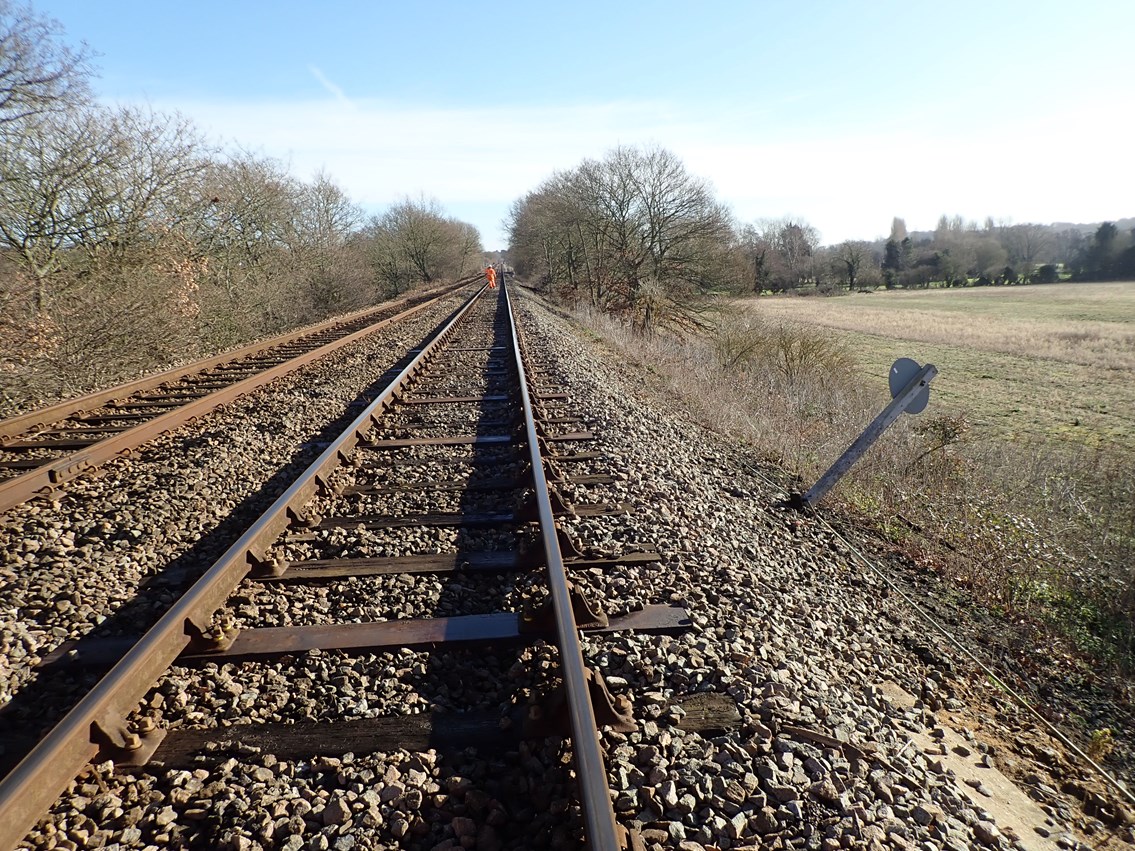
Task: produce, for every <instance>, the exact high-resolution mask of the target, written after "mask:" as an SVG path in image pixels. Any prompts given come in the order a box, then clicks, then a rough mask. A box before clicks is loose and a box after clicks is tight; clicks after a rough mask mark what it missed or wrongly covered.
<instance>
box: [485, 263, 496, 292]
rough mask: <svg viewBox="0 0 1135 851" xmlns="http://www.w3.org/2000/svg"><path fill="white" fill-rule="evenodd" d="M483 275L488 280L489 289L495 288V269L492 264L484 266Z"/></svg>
mask: <svg viewBox="0 0 1135 851" xmlns="http://www.w3.org/2000/svg"><path fill="white" fill-rule="evenodd" d="M485 277H486V278H487V279H488V281H489V289H490V290H495V289H496V288H497V270H496V269H494V268H493V267H492V266H486V267H485Z"/></svg>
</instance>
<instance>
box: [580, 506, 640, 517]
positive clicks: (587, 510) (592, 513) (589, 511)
mask: <svg viewBox="0 0 1135 851" xmlns="http://www.w3.org/2000/svg"><path fill="white" fill-rule="evenodd" d="M568 511H569V513H571V514H574V515H575V516H576V517H613V516H615V515H617V514H630V511H631V507H630V506H629V505H628V504H626V503H625V502H616V503H611V502H587V503H584V502H577V503H575V504H574V505H569V506H568Z"/></svg>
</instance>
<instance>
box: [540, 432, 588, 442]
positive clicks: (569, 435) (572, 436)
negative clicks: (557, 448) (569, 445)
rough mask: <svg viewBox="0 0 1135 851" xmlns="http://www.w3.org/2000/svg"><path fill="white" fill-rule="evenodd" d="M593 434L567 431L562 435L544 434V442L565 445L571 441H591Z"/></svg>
mask: <svg viewBox="0 0 1135 851" xmlns="http://www.w3.org/2000/svg"><path fill="white" fill-rule="evenodd" d="M594 438H595V432H593V431H569V432H564V433H563V434H546V435H544V440H546V441H548V442H549V443H565V442H569V441H573V440H593V439H594Z"/></svg>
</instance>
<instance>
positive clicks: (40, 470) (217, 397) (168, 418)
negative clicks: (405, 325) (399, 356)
mask: <svg viewBox="0 0 1135 851" xmlns="http://www.w3.org/2000/svg"><path fill="white" fill-rule="evenodd" d="M465 283H467V282H465ZM448 292H450V290H445V291H443V292H442V293H440V294H438V295H436V296H432V297H430V298H428V299H426V300H424V301H422V302H420V303H419V304H415V305H414V306H412V307H410V308H408V309H406V310H403V311H401V312H400V313H397V314H395V315H394V316H390V317H387V318H386V319H382V320H379V321H378V322H375V323H373V324H371V325H368V326H367V327H365V328H363V329H361V330H359V331H356V332H354V333H352V334H348V335H346V336H344V337H341V338H339V339H338V340H335V341H333V342H331V343H327V344H326V345H323V346H319V347H317V348H315V349H312V350H311V351H310V352H306V353H304V354H302V355H299V356H297V357H295V358H293V359H291V360H288V361H286V362H284V363H281V364H279V365H277V366H274V367H270V368H268V369H265V370H264V371H262V372H258V373H256V374H255V375H253V376H251V377H249V378H246V379H244V380H242V381H238V382H236V383H234V384H231V385H229V386H228V387H224V388H222V389H219V390H216V391H214V392H212V393H209V394H207V395H205V396H202V397H201V398H199V399H196V400H192V401H189V402H188V403H187V404H185V405H182V406H180V407H177V408H174V409H173V410H171V411H170V412H169V413H166V414H161V415H159V416H156V417H154V418H153V419H149V420H146V421H145V422H143V423H141V424H139V425H137V426H135V427H134V428H131V429H129V430H127V431H123V432H119V433H118V434H115V435H113V436H112V437H108V438H106V439H105V440H101V441H99V442H98V443H94V444H91V445H90V446H88V447H86V448H84V449H81V450H78V451H76V452H72V453H71V454H69V455H66V456H64V457H62V458H56V459H48V460H46V461H45V463H44V464H43V465H42V466H40V467H36V468H34V469H32V470H30V471H28V472H27V473H23V474H22V475H19V476H16V477H14V478H11V479H7V480H5V481H2V482H0V512H3V511H7V510H8V509H9V508H12V507H13V506H16V505H19V504H20V503H23V502H26V501H27V500H29V499H32V498H33V497H35V496H36V495H38V494H44V493H49V492H50V491H51V490H52V489H53V488H55V487H57V486H59V485H61V484H63V483H64V482H68V481H71V480H72V479H75V478H78V477H79V476H81V475H82V474H83V473H84V472H86V471H87V470H90V469H92V468H94V467H97V466H99V465H101V464H105V463H106V462H107V461H109V460H110V459H112V458H114V457H115V456H117V455H120V454H122V453H123V452H127V451H129V450H130V449H133V448H135V447H137V446H140V445H142V444H144V443H147V442H148V441H151V440H153V439H154V438H156V437H158V436H159V435H161V434H163V433H165V432H168V431H172V430H173V429H175V428H177V427H179V426H181V425H183V424H185V423H186V422H188V421H189V420H192V419H194V418H195V417H199V416H201V415H202V414H204V413H207V412H209V411H212V410H214V409H216V408H219V407H221V406H222V405H226V404H228V403H229V402H232V401H233V400H235V399H237V398H238V397H240V396H243V395H245V394H246V393H250V392H252V391H253V390H256V389H257V388H259V387H262V386H264V385H265V384H268V383H270V382H272V381H274V380H276V379H277V378H280V377H282V376H284V375H287V374H288V373H290V372H293V371H295V370H297V369H299V368H300V367H303V366H306V365H307V364H309V363H312V362H313V361H316V360H318V359H320V358H322V357H325V356H326V355H329V354H331V353H332V352H335V351H337V350H338V349H341V348H343V347H344V346H348V345H350V344H352V343H354V342H356V341H358V340H360V339H362V338H363V337H366V336H367V335H368V334H372V333H374V332H375V331H377V330H378V329H380V328H383V327H385V326H386V325H389V324H391V323H393V322H397V321H400V320H402V319H405V318H406V317H408V316H412V315H413V314H415V313H417V312H419V311H421V310H424V309H425V308H426V307H428V306H429V305H431V304H433V303H434V302H436V301H437V300H438V299H440V298H442V297H443V296H444V295H446V294H448ZM366 312H367V311H361V312H360V313H359V314H352V315H351V316H358V315H365V314H366ZM335 324H342V320H339V321H338V322H335V323H325V324H324V325H319V326H315V327H313V328H308V329H305V330H303V331H300V332H295V333H293V334H288V335H285V336H283V337H278V338H275V339H273V340H271V341H268V342H266V343H259V344H255V345H253V346H248V347H245V348H244V349H239V350H237V351H235V352H230V353H228V354H226V355H218V356H217V357H215V358H210V359H208V360H206V361H200V362H198V363H196V364H194V365H192V366H189V367H184V368H180V369H175V370H170V371H168V372H163V373H161V374H159V375H155V376H151V377H150V378H146V379H140V380H139V381H136V382H133V383H131V384H124V385H121V386H119V387H115V388H111V389H110V390H105V391H102V392H100V393H96V394H92V395H91V396H84V397H82V398H81V399H75V400H71V401H69V402H63V403H60V404H59V405H55V406H53V407H51V408H44V409H42V410H40V411H36V412H32V413H30V414H26V415H24V416H22V417H16V418H13V419H11V420H5V421H4V422H3V423H2V424H0V426H2V427H3V433H0V439H2V438H3V437H5V436H7V433H8V432H10V431H12V429H18V428H21V427H22V428H23V429H25V430H26V429H27V428H29V427H31V426H34V425H37V424H42V423H44V422H57V421H59V420H60V419H63V418H65V417H67V416H69V415H71V414H74V413H76V412H78V411H81V410H84V409H90V408H92V407H97V406H98V405H99V404H101V403H104V402H107V401H109V400H111V399H116V398H122V397H123V395H132V394H135V393H138V392H140V391H143V390H146V389H152V388H154V387H157V386H159V385H161V384H165V383H168V382H170V381H174V380H177V379H178V378H184V377H185V376H187V375H191V374H193V373H196V372H201V371H203V370H205V369H209V368H211V367H214V366H218V365H221V364H224V363H229V362H232V361H235V360H240V359H242V358H245V357H249V356H250V355H253V354H257V353H261V352H264V351H265V350H267V349H271V348H275V347H277V346H280V345H283V344H285V343H288V342H291V341H294V340H296V339H299V338H302V337H306V336H309V335H311V334H314V333H318V332H319V331H321V330H326V329H327V328H329V327H332V326H333V325H335ZM45 418H50V419H47V420H45ZM17 433H18V432H17Z"/></svg>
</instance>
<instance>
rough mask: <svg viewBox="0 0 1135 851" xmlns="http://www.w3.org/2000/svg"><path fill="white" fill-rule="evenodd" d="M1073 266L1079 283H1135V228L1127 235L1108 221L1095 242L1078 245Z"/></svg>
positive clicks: (1084, 241)
mask: <svg viewBox="0 0 1135 851" xmlns="http://www.w3.org/2000/svg"><path fill="white" fill-rule="evenodd" d="M1069 265H1070V267H1071V269H1072V274H1073V276H1074V277H1075V278H1076V279H1078V280H1085V281H1114V280H1135V228H1133V229H1132V230H1130V231H1127V232H1123V231H1121V230H1120V229H1119V228H1118V227H1117V226H1116V225H1115V223H1114V222H1104V223H1103V224H1101V225H1100V226H1099V227H1098V228H1096V232H1095V233H1094V234H1093V235H1092V237H1091V239H1084V240H1081V241H1079V242H1078V243H1077V244H1075V245H1074V247H1073V252H1072V258H1071V261H1070V263H1069Z"/></svg>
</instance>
